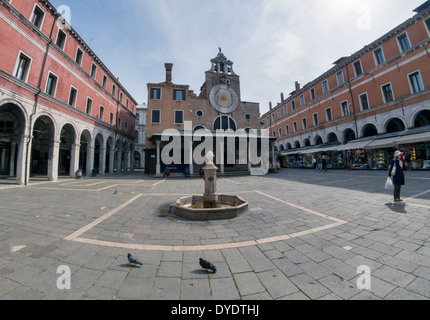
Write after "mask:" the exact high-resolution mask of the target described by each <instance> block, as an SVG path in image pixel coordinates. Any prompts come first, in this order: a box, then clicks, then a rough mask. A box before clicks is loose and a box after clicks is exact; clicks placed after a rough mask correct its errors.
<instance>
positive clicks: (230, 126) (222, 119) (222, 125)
mask: <svg viewBox="0 0 430 320" xmlns="http://www.w3.org/2000/svg"><path fill="white" fill-rule="evenodd" d="M236 128H237V127H236V122H234V120H233V118H232V117H229V116H219V117H218V118H216V119H215V121H214V131H216V130H226V131H227V130H233V131H236Z"/></svg>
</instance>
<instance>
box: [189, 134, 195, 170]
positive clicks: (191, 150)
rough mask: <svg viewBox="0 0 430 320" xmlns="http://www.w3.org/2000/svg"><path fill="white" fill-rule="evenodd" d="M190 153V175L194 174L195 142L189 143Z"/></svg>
mask: <svg viewBox="0 0 430 320" xmlns="http://www.w3.org/2000/svg"><path fill="white" fill-rule="evenodd" d="M188 151H189V157H190V175H193V174H194V159H193V142H192V141H189V142H188Z"/></svg>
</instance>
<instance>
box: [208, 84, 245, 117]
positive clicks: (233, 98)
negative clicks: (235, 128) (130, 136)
mask: <svg viewBox="0 0 430 320" xmlns="http://www.w3.org/2000/svg"><path fill="white" fill-rule="evenodd" d="M209 100H210V102H211V104H212V106H213V107H214V109H215V110H217V111H218V112H221V113H224V114H226V113H232V112H234V111H235V110H236V109H237V107H238V106H239V96H238V95H237V94H236V92H235V91H234V90H233V89H232V88H230V87H229V86H228V85H226V84H219V85H216V86H214V87H213V88H212V90H211V92H210V94H209Z"/></svg>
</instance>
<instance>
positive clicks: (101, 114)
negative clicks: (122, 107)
mask: <svg viewBox="0 0 430 320" xmlns="http://www.w3.org/2000/svg"><path fill="white" fill-rule="evenodd" d="M99 120H101V121H104V120H105V107H103V106H100V111H99Z"/></svg>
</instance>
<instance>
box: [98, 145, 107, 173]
mask: <svg viewBox="0 0 430 320" xmlns="http://www.w3.org/2000/svg"><path fill="white" fill-rule="evenodd" d="M100 151H101V152H100V156H99V159H100V160H99V174H100V175H101V176H104V175H105V171H106V148H101V149H100Z"/></svg>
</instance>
